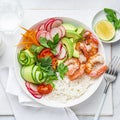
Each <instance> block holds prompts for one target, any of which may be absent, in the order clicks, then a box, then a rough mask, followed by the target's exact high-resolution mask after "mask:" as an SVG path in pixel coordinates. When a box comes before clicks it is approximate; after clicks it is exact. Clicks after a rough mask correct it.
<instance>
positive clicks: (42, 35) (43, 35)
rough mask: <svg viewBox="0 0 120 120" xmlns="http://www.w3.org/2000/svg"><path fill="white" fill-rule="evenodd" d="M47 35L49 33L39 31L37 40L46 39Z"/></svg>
mask: <svg viewBox="0 0 120 120" xmlns="http://www.w3.org/2000/svg"><path fill="white" fill-rule="evenodd" d="M46 33H47V31H45V30H41V31H38V32H37V35H36V38H37V40H39V39H40V37H45V36H46Z"/></svg>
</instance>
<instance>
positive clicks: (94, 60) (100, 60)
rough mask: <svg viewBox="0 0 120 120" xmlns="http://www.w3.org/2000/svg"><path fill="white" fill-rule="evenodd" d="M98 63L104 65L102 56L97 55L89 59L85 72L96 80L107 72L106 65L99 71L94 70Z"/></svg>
mask: <svg viewBox="0 0 120 120" xmlns="http://www.w3.org/2000/svg"><path fill="white" fill-rule="evenodd" d="M96 63H101V64H103V63H104V60H103V57H102V56H101V55H100V54H96V55H94V56H91V57H90V58H89V59H88V62H87V63H86V68H85V72H86V73H87V74H88V75H90V76H91V77H94V78H97V77H99V76H100V75H101V74H103V73H104V72H105V71H106V70H107V66H106V65H103V66H102V67H100V68H99V69H97V70H96V69H95V70H93V68H94V66H95V64H96Z"/></svg>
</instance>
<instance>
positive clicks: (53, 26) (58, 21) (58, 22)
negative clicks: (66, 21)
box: [52, 19, 63, 28]
mask: <svg viewBox="0 0 120 120" xmlns="http://www.w3.org/2000/svg"><path fill="white" fill-rule="evenodd" d="M62 23H63V21H62V20H61V19H56V20H55V21H54V22H53V24H52V28H55V27H58V26H60V25H61V24H62Z"/></svg>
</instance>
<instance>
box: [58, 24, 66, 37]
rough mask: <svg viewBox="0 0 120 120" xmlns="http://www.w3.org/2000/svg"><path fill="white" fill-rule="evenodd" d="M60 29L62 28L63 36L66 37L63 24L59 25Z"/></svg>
mask: <svg viewBox="0 0 120 120" xmlns="http://www.w3.org/2000/svg"><path fill="white" fill-rule="evenodd" d="M58 28H59V29H60V30H61V32H62V37H64V36H65V28H64V27H63V26H62V25H61V26H59V27H58Z"/></svg>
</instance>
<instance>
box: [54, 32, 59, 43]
mask: <svg viewBox="0 0 120 120" xmlns="http://www.w3.org/2000/svg"><path fill="white" fill-rule="evenodd" d="M53 42H54V44H58V42H59V35H58V33H57V34H56V35H55V36H54V37H53Z"/></svg>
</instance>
